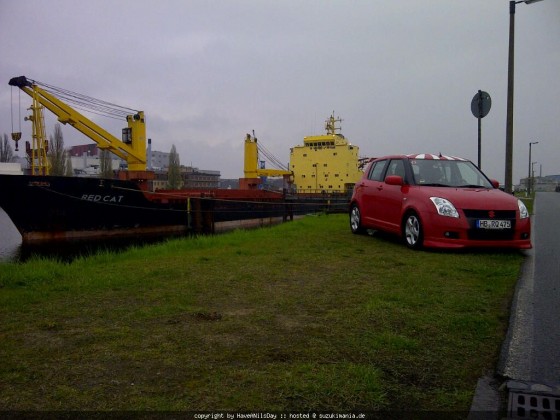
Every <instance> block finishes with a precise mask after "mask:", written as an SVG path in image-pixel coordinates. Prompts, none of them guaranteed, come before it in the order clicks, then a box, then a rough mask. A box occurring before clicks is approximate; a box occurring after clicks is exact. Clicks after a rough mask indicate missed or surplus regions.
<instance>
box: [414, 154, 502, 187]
mask: <svg viewBox="0 0 560 420" xmlns="http://www.w3.org/2000/svg"><path fill="white" fill-rule="evenodd" d="M410 164H411V166H412V171H413V173H414V182H415V184H416V185H424V186H441V187H455V188H493V186H492V184H491V183H490V181H489V180H488V178H486V176H485V175H484V174H483V173H482V172H480V171H479V169H478V168H477V167H476V166H475V165H474V164H473V163H472V162H469V161H465V160H445V159H411V160H410Z"/></svg>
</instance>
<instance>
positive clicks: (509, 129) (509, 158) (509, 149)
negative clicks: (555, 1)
mask: <svg viewBox="0 0 560 420" xmlns="http://www.w3.org/2000/svg"><path fill="white" fill-rule="evenodd" d="M514 34H515V1H510V2H509V54H508V88H507V121H506V172H505V179H504V182H505V191H506V192H508V193H511V192H513V183H512V178H513V73H514V69H513V65H514V60H513V58H514V57H513V55H514Z"/></svg>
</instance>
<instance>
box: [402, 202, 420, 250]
mask: <svg viewBox="0 0 560 420" xmlns="http://www.w3.org/2000/svg"><path fill="white" fill-rule="evenodd" d="M402 231H403V240H404V243H405V244H406V246H407V247H409V248H411V249H420V248H422V242H423V241H424V230H423V228H422V222H421V221H420V217H418V215H417V214H416V213H415V212H413V211H411V212H409V213H407V214H406V216H405V217H404V223H403V227H402Z"/></svg>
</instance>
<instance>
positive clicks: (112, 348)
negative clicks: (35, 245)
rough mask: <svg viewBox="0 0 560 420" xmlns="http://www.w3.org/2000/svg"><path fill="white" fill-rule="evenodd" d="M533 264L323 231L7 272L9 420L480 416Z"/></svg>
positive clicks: (278, 230)
mask: <svg viewBox="0 0 560 420" xmlns="http://www.w3.org/2000/svg"><path fill="white" fill-rule="evenodd" d="M522 259H523V257H522V255H521V254H519V253H516V252H507V253H503V252H459V253H458V252H453V253H451V252H414V251H411V250H408V249H407V248H406V247H404V246H403V245H401V244H399V243H397V242H396V241H394V240H393V239H391V238H384V237H377V236H376V237H370V236H367V235H365V236H359V235H352V234H351V233H350V229H349V227H348V220H347V216H345V215H329V216H320V217H307V218H305V219H302V220H298V221H294V222H291V223H286V224H283V225H279V226H276V227H273V228H266V229H259V230H253V231H236V232H232V233H228V234H223V235H219V236H207V237H199V238H191V239H184V240H173V241H169V242H167V243H164V244H161V245H156V246H149V247H145V248H137V249H131V250H129V251H126V252H123V253H115V254H112V253H109V252H104V253H101V254H97V255H94V256H91V257H88V258H81V259H78V260H75V261H74V262H72V263H59V262H56V261H51V260H41V259H35V260H31V261H28V262H26V263H22V264H11V263H4V264H0V319H1V323H0V410H231V411H239V410H271V411H272V410H275V411H291V410H297V411H304V410H368V411H369V410H417V409H421V410H459V411H466V410H468V408H469V406H470V403H471V400H472V396H473V393H474V389H475V386H476V382H477V379H478V378H479V377H480V376H482V375H484V374H485V373H487V372H488V371H491V370H492V369H493V367H494V366H495V363H496V361H497V357H498V353H499V349H500V346H501V343H502V341H503V338H504V335H505V331H506V328H507V321H508V305H509V302H510V300H511V297H512V294H513V289H514V286H515V282H516V280H517V276H518V272H519V268H520V264H521V262H522Z"/></svg>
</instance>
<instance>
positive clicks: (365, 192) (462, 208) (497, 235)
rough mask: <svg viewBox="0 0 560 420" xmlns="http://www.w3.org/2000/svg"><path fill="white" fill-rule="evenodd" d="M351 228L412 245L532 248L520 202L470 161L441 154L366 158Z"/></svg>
mask: <svg viewBox="0 0 560 420" xmlns="http://www.w3.org/2000/svg"><path fill="white" fill-rule="evenodd" d="M350 228H351V229H352V232H353V233H362V232H364V231H366V230H368V229H372V230H382V231H387V232H391V233H395V234H398V235H401V237H402V238H403V240H404V242H405V243H406V245H407V246H408V247H410V248H414V249H417V248H421V247H422V246H424V247H439V248H463V247H495V248H518V249H529V248H531V220H530V217H529V212H528V211H527V208H526V207H525V205H524V204H523V202H522V201H521V200H518V199H517V198H515V197H514V196H513V195H510V194H507V193H505V192H503V191H501V190H500V189H498V182H497V181H494V180H489V179H488V178H487V177H486V175H484V174H483V173H482V172H481V171H480V170H479V169H478V168H477V167H476V166H475V165H474V164H473V163H472V162H471V161H469V160H466V159H461V158H457V157H450V156H441V155H439V156H438V155H429V154H420V155H399V156H386V157H382V158H377V159H373V160H371V161H370V162H369V163H368V165H367V167H366V170H365V172H364V175H363V177H362V179H361V180H360V181H358V182H357V183H356V185H355V186H354V193H353V194H352V199H351V201H350Z"/></svg>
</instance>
